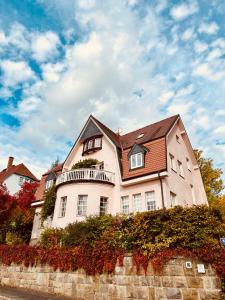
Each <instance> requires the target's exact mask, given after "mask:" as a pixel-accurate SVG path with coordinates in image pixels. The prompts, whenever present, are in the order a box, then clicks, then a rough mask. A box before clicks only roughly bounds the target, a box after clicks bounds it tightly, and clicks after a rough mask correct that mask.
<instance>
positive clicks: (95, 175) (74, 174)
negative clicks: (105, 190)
mask: <svg viewBox="0 0 225 300" xmlns="http://www.w3.org/2000/svg"><path fill="white" fill-rule="evenodd" d="M85 181H95V182H102V183H109V184H113V185H114V182H115V174H114V173H112V172H109V171H105V170H98V169H75V170H71V171H67V172H64V173H62V174H60V175H59V176H58V177H57V179H56V185H60V184H64V183H67V182H85Z"/></svg>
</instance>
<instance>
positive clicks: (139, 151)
mask: <svg viewBox="0 0 225 300" xmlns="http://www.w3.org/2000/svg"><path fill="white" fill-rule="evenodd" d="M148 151H149V149H148V148H146V147H145V146H143V145H138V144H134V145H133V147H132V148H131V150H130V152H129V153H128V158H129V161H130V170H133V169H136V168H141V167H144V161H145V154H146V152H148Z"/></svg>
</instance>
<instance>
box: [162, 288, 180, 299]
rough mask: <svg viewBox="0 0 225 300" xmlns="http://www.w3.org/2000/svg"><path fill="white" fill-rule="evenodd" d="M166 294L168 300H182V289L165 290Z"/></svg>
mask: <svg viewBox="0 0 225 300" xmlns="http://www.w3.org/2000/svg"><path fill="white" fill-rule="evenodd" d="M165 294H166V297H167V299H182V294H181V291H180V289H176V288H165Z"/></svg>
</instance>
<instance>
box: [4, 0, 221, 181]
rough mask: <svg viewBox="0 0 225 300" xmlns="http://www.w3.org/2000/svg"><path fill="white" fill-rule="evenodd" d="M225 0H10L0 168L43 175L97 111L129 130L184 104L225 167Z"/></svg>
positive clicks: (194, 138) (202, 144)
mask: <svg viewBox="0 0 225 300" xmlns="http://www.w3.org/2000/svg"><path fill="white" fill-rule="evenodd" d="M224 14H225V3H224V1H223V0H212V1H208V0H198V1H197V0H192V1H175V0H174V1H171V0H170V1H169V0H151V1H150V0H149V1H147V0H124V1H122V0H121V1H120V0H119V1H114V0H111V1H110V0H104V1H97V0H77V1H74V0H57V1H56V0H36V1H35V0H24V1H20V0H3V1H1V2H0V167H1V168H3V167H4V166H5V164H6V160H7V157H8V156H10V155H11V156H14V157H15V158H16V162H18V163H19V162H24V163H25V164H26V165H27V166H29V167H30V168H31V169H32V170H33V172H34V173H35V174H37V175H38V176H40V175H41V174H42V173H43V172H44V171H45V170H46V169H47V168H48V167H49V166H50V165H51V163H52V161H54V160H55V159H56V158H57V157H59V159H60V160H61V161H63V160H64V158H65V157H66V155H67V153H68V151H69V149H70V147H71V145H72V143H73V141H74V139H75V138H76V136H77V135H78V133H79V131H80V129H81V128H82V126H83V125H84V123H85V121H86V119H87V117H88V116H89V114H91V113H92V114H94V115H95V116H96V117H97V118H99V119H100V120H102V121H103V122H105V123H106V124H107V125H108V126H110V127H111V128H112V129H114V130H116V129H117V128H121V129H122V131H123V132H124V133H125V132H127V131H130V130H133V129H135V128H138V127H140V126H144V125H146V124H149V123H152V122H155V121H157V120H160V119H162V118H164V117H167V116H170V115H173V114H177V113H180V114H181V116H182V119H183V121H184V124H185V127H186V129H187V132H188V134H189V137H190V139H191V142H192V144H193V146H194V147H196V148H200V149H202V150H204V154H205V156H206V157H212V158H213V159H214V162H215V165H216V166H217V167H220V168H222V169H225V122H224V119H225V36H224V33H225V28H224V27H225V25H224Z"/></svg>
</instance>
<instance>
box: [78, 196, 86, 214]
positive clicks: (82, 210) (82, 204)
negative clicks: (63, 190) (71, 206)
mask: <svg viewBox="0 0 225 300" xmlns="http://www.w3.org/2000/svg"><path fill="white" fill-rule="evenodd" d="M87 200H88V195H78V200H77V215H78V216H86V215H87Z"/></svg>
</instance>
